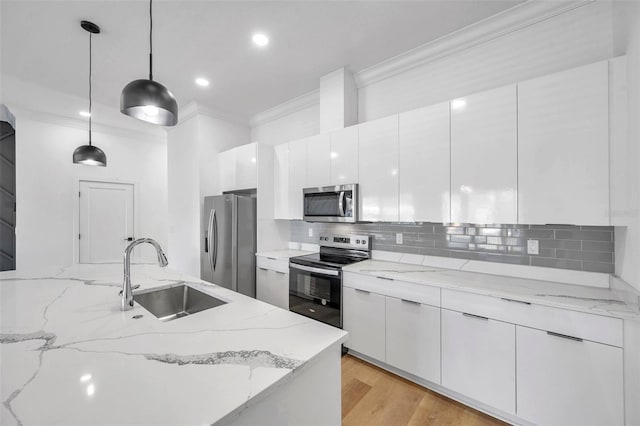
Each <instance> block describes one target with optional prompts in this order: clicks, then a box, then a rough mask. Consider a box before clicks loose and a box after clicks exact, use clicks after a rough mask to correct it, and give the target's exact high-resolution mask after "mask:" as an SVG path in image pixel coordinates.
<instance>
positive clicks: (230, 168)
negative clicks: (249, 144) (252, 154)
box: [218, 149, 236, 192]
mask: <svg viewBox="0 0 640 426" xmlns="http://www.w3.org/2000/svg"><path fill="white" fill-rule="evenodd" d="M218 169H219V170H220V192H225V191H233V190H234V189H236V151H235V150H234V149H230V150H228V151H224V152H221V153H219V154H218Z"/></svg>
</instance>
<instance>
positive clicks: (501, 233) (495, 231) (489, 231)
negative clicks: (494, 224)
mask: <svg viewBox="0 0 640 426" xmlns="http://www.w3.org/2000/svg"><path fill="white" fill-rule="evenodd" d="M508 232H509V231H508V229H506V228H480V229H478V235H486V236H491V237H506V236H507V233H508Z"/></svg>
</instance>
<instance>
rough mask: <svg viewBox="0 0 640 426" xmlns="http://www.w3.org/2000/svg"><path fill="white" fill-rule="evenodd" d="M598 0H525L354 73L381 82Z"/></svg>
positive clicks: (364, 82)
mask: <svg viewBox="0 0 640 426" xmlns="http://www.w3.org/2000/svg"><path fill="white" fill-rule="evenodd" d="M594 1H595V0H567V1H537V0H528V1H526V2H525V3H522V4H519V5H517V6H514V7H512V8H510V9H507V10H505V11H503V12H501V13H498V14H496V15H493V16H490V17H488V18H486V19H483V20H481V21H478V22H476V23H473V24H471V25H469V26H467V27H464V28H462V29H460V30H458V31H455V32H453V33H450V34H447V35H445V36H443V37H440V38H438V39H436V40H433V41H431V42H429V43H425V44H423V45H421V46H418V47H416V48H415V49H412V50H409V51H407V52H404V53H401V54H400V55H397V56H394V57H391V58H389V59H386V60H384V61H382V62H380V63H378V64H376V65H373V66H371V67H368V68H366V69H364V70H361V71H360V72H358V73H356V74H355V76H354V77H355V79H356V84H357V86H358V88H361V87H365V86H368V85H370V84H373V83H377V82H379V81H381V80H384V79H386V78H389V77H391V76H394V75H397V74H400V73H402V72H405V71H407V70H409V69H411V68H415V67H417V66H420V65H423V64H426V63H429V62H432V61H435V60H437V59H440V58H443V57H446V56H449V55H453V54H455V53H458V52H460V51H463V50H466V49H469V48H470V47H473V46H477V45H479V44H483V43H486V42H488V41H491V40H493V39H496V38H498V37H502V36H504V35H507V34H509V33H512V32H515V31H518V30H520V29H522V28H525V27H528V26H530V25H534V24H536V23H539V22H542V21H545V20H547V19H549V18H552V17H554V16H557V15H560V14H562V13H565V12H568V11H571V10H573V9H576V8H579V7H582V6H584V5H587V4H590V3H593V2H594Z"/></svg>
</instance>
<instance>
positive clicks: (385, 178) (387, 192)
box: [358, 115, 398, 222]
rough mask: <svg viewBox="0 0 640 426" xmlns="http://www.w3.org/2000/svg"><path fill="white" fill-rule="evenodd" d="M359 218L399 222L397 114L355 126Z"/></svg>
mask: <svg viewBox="0 0 640 426" xmlns="http://www.w3.org/2000/svg"><path fill="white" fill-rule="evenodd" d="M358 131H359V142H358V144H359V147H358V159H359V172H360V173H359V174H360V182H359V183H360V209H361V215H360V217H361V218H362V220H365V221H373V222H397V221H398V116H397V115H393V116H391V117H386V118H381V119H379V120H374V121H369V122H367V123H363V124H360V125H359V126H358Z"/></svg>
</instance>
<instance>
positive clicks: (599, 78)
mask: <svg viewBox="0 0 640 426" xmlns="http://www.w3.org/2000/svg"><path fill="white" fill-rule="evenodd" d="M518 167H519V170H518V178H519V182H518V216H519V222H520V223H534V224H536V223H538V224H544V223H568V224H580V225H609V212H608V210H609V73H608V62H607V61H605V62H598V63H595V64H591V65H587V66H584V67H580V68H576V69H572V70H568V71H563V72H560V73H557V74H552V75H548V76H545V77H541V78H537V79H534V80H530V81H526V82H523V83H520V84H518Z"/></svg>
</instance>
